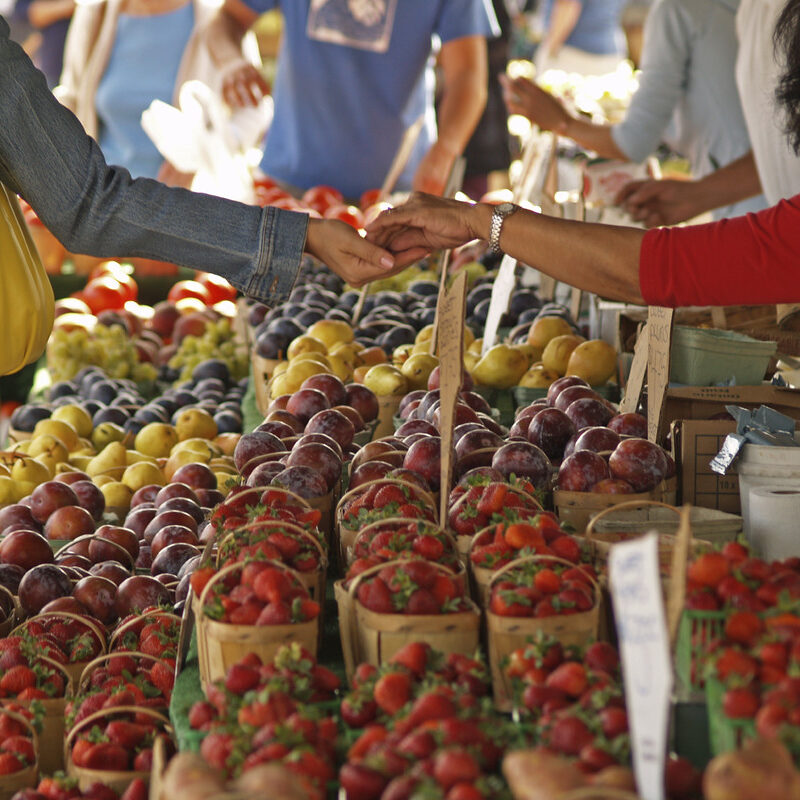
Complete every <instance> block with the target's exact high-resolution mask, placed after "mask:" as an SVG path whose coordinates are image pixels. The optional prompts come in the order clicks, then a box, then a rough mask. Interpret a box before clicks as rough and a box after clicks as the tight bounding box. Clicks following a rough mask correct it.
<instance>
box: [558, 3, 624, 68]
mask: <svg viewBox="0 0 800 800" xmlns="http://www.w3.org/2000/svg"><path fill="white" fill-rule="evenodd" d="M555 1H556V0H545V4H544V20H545V26H546V27H549V25H550V15H551V14H552V13H553V6H554V5H555ZM627 4H628V0H582V3H581V15H580V17H579V18H578V21H577V22H576V23H575V27H574V28H573V29H572V33H570V35H569V36H568V37H567V41H566V42H564V44H566V45H569V46H570V47H576V48H577V49H578V50H583V51H585V52H587V53H594V54H595V55H601V56H612V55H619V56H624V55H625V33H624V31H623V30H622V24H621V22H620V18H621V16H622V9H623V8H625V6H626V5H627Z"/></svg>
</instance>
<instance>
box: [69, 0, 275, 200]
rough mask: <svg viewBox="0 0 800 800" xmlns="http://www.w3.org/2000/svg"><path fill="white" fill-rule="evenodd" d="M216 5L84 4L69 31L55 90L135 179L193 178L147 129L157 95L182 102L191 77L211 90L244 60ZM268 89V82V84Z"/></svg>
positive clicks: (147, 0)
mask: <svg viewBox="0 0 800 800" xmlns="http://www.w3.org/2000/svg"><path fill="white" fill-rule="evenodd" d="M220 13H221V12H219V10H218V8H217V7H216V6H213V5H211V4H210V3H208V2H205V1H204V0H103V2H97V3H80V4H79V5H78V6H77V9H76V11H75V15H74V16H73V19H72V23H71V25H70V28H69V32H68V34H67V42H66V49H65V56H64V69H63V73H62V75H61V81H60V83H59V85H58V86H57V87H56V89H55V93H56V96H57V97H58V99H59V100H60V101H61V102H62V103H64V105H66V106H67V107H68V108H69V109H70V110H71V111H74V112H75V114H76V115H77V117H78V119H80V121H81V122H82V123H83V126H84V128H85V129H86V132H87V133H88V134H89V135H90V136H93V137H95V138H96V139H97V141H98V143H99V144H100V147H101V149H102V150H103V153H104V154H105V157H106V159H107V160H108V161H109V163H113V164H118V165H119V166H123V167H125V168H126V169H127V170H128V171H129V172H130V173H131V174H132V175H133V176H134V177H147V178H156V177H158V178H160V179H161V180H163V181H166V182H167V183H172V184H177V185H187V186H188V184H189V180H190V176H182V175H180V174H179V173H177V172H176V171H175V170H174V169H173V168H172V167H171V166H170V165H169V164H166V163H165V162H164V159H163V158H162V156H161V154H160V153H159V151H158V149H157V148H156V146H155V144H153V142H152V141H151V140H150V138H149V136H148V135H147V133H146V132H145V131H144V129H143V128H142V124H141V116H142V112H143V111H144V110H145V109H146V108H148V106H149V105H150V103H151V102H152V101H153V100H162V101H163V102H166V103H172V104H173V105H177V98H178V93H179V91H180V88H181V86H183V84H184V83H185V82H186V81H188V80H192V79H196V80H200V81H202V82H203V83H205V84H207V85H209V86H210V87H211V88H212V89H213V88H215V86H216V87H218V85H219V80H220V77H219V76H220V74H224V72H225V71H226V70H229V69H237V68H239V66H240V65H241V63H242V62H243V60H244V59H243V58H242V54H241V49H240V39H234V38H230V39H229V38H227V37H228V36H229V33H230V28H228V27H227V26H225V25H222V24H219V14H220ZM264 87H265V88H266V85H265V84H264Z"/></svg>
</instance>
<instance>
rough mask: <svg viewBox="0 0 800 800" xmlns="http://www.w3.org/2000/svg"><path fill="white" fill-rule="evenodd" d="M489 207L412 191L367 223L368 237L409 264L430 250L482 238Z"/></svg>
mask: <svg viewBox="0 0 800 800" xmlns="http://www.w3.org/2000/svg"><path fill="white" fill-rule="evenodd" d="M491 215H492V210H491V208H490V207H489V206H485V205H480V204H478V205H472V204H471V203H462V202H461V201H459V200H448V199H445V198H441V197H433V196H432V195H428V194H422V193H421V192H415V193H414V194H413V195H411V198H410V199H409V200H408V201H407V202H406V203H404V204H403V205H401V206H396V207H395V208H392V209H390V210H389V211H384V212H383V213H382V214H380V216H378V217H377V218H376V219H375V220H374V221H373V222H371V223H370V224H369V225H368V226H367V239H369V240H370V241H372V242H375V243H376V244H378V245H380V246H382V247H385V248H387V249H388V250H390V251H391V252H392V253H393V254H394V257H395V259H396V260H397V261H399V262H402V263H406V264H408V263H411V262H412V261H416V260H418V259H420V258H422V257H423V256H425V255H427V254H428V253H430V252H431V251H432V250H441V249H451V248H453V247H458V246H459V245H462V244H465V243H466V242H471V241H472V240H473V239H485V238H486V236H487V235H488V232H489V225H490V220H491Z"/></svg>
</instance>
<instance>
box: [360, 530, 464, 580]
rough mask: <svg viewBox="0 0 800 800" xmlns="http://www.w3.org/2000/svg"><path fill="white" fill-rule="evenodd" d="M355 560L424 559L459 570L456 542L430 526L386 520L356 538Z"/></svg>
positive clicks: (376, 561)
mask: <svg viewBox="0 0 800 800" xmlns="http://www.w3.org/2000/svg"><path fill="white" fill-rule="evenodd" d="M352 555H353V558H354V559H372V560H373V563H379V562H380V561H392V560H394V559H396V558H415V557H418V558H424V559H425V560H427V561H436V562H437V563H439V564H445V565H446V566H448V567H451V568H453V569H455V568H457V567H458V563H459V561H458V553H457V552H456V549H455V546H454V544H453V540H452V539H451V538H450V537H449V536H448V535H447V534H446V533H444V532H443V531H442V530H440V529H439V528H437V527H435V526H433V525H431V524H429V523H427V522H415V521H408V522H404V521H402V520H392V519H388V520H385V521H384V522H383V523H375V524H373V526H371V529H370V530H369V531H364V532H362V533H361V534H359V536H358V537H357V538H356V541H355V543H354V545H353V550H352Z"/></svg>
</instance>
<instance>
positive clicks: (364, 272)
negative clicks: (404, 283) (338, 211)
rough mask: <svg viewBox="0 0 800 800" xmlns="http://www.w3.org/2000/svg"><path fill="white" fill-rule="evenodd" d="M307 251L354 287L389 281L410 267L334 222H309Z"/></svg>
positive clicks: (310, 220) (350, 229)
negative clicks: (382, 279) (386, 279)
mask: <svg viewBox="0 0 800 800" xmlns="http://www.w3.org/2000/svg"><path fill="white" fill-rule="evenodd" d="M305 251H306V252H307V253H308V254H309V255H312V256H314V257H315V258H318V259H319V260H320V261H322V263H323V264H326V265H327V266H328V267H330V269H332V270H333V271H334V272H335V273H336V274H337V275H338V276H339V277H340V278H342V279H343V280H345V281H347V283H349V284H350V285H351V286H363V285H364V284H365V283H369V282H370V281H374V280H378V278H387V277H389V276H390V275H393V274H394V273H396V272H399V271H400V270H401V269H403V267H404V266H405V265H406V264H408V263H410V262H408V261H399V260H398V259H395V258H394V257H393V256H392V254H391V253H389V252H387V251H386V250H385V249H383V248H382V247H380V246H378V245H376V244H374V243H372V242H368V241H367V240H366V239H363V238H362V237H361V236H359V235H358V233H357V232H356V231H355V230H354V229H353V228H351V227H350V226H349V225H347V224H346V223H344V222H340V221H339V220H333V219H309V221H308V233H307V234H306V246H305Z"/></svg>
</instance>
